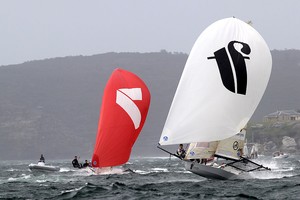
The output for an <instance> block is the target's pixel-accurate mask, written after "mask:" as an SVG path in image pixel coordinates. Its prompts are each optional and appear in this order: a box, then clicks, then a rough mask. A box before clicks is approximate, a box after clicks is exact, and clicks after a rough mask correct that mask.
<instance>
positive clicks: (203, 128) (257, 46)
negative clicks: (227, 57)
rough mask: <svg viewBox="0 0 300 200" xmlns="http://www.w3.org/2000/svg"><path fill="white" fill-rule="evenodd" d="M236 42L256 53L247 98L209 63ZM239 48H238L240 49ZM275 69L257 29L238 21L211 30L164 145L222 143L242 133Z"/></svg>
mask: <svg viewBox="0 0 300 200" xmlns="http://www.w3.org/2000/svg"><path fill="white" fill-rule="evenodd" d="M231 41H239V42H243V43H246V44H248V45H249V46H250V48H251V53H250V54H249V55H245V56H249V58H250V59H246V60H245V62H246V67H247V68H246V69H247V92H246V94H245V95H241V94H237V93H233V92H231V91H229V90H228V89H226V88H225V87H224V85H223V84H222V80H221V76H220V72H219V69H218V65H217V63H216V61H215V60H214V59H208V57H212V56H214V52H215V51H217V50H219V49H221V48H224V47H227V46H228V44H229V42H231ZM235 48H236V49H238V48H239V45H238V44H237V45H235ZM227 51H228V50H227ZM231 63H232V61H231ZM271 68H272V58H271V53H270V50H269V48H268V46H267V44H266V42H265V41H264V39H263V38H262V37H261V35H260V34H259V33H258V32H257V31H256V30H255V29H254V28H253V27H251V26H250V25H248V24H247V23H245V22H243V21H241V20H239V19H236V18H226V19H223V20H219V21H217V22H215V23H213V24H212V25H210V26H209V27H208V28H207V29H205V30H204V31H203V33H202V34H201V35H200V36H199V38H198V39H197V41H196V42H195V44H194V47H193V48H192V50H191V53H190V55H189V58H188V60H187V63H186V65H185V68H184V71H183V73H182V76H181V79H180V82H179V84H178V87H177V90H176V93H175V96H174V99H173V102H172V105H171V108H170V110H169V114H168V117H167V119H166V122H165V126H164V128H163V131H162V134H161V137H160V141H159V143H160V144H161V145H170V144H179V143H191V142H209V141H218V140H223V139H225V138H228V137H231V136H233V135H235V134H237V133H239V131H240V130H241V129H242V128H243V127H245V125H246V124H247V122H248V121H249V119H250V118H251V116H252V115H253V113H254V111H255V109H256V107H257V105H258V103H259V101H260V100H261V98H262V96H263V94H264V91H265V89H266V87H267V84H268V81H269V78H270V74H271Z"/></svg>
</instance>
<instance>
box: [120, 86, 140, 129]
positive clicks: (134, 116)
mask: <svg viewBox="0 0 300 200" xmlns="http://www.w3.org/2000/svg"><path fill="white" fill-rule="evenodd" d="M134 100H142V89H141V88H123V89H118V90H117V98H116V103H117V104H118V105H119V106H121V107H122V108H123V109H124V110H125V111H126V113H127V114H128V115H129V117H130V118H131V120H132V122H133V124H134V128H135V129H138V128H139V127H140V123H141V119H142V115H141V112H140V110H139V108H138V107H137V105H136V104H135V103H134V102H133V101H134Z"/></svg>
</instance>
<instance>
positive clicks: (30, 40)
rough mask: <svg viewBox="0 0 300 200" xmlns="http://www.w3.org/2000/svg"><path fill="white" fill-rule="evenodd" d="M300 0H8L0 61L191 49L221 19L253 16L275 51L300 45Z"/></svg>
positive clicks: (2, 11)
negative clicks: (207, 29) (198, 38)
mask: <svg viewBox="0 0 300 200" xmlns="http://www.w3.org/2000/svg"><path fill="white" fill-rule="evenodd" d="M299 8H300V1H299V0H285V1H282V0H251V1H249V0H247V1H244V0H226V1H225V0H43V1H41V0H26V1H18V0H1V1H0V30H1V32H0V65H7V64H16V63H22V62H25V61H29V60H37V59H44V58H52V57H64V56H74V55H93V54H99V53H106V52H112V51H114V52H157V51H160V50H161V49H166V50H167V51H171V52H174V51H177V52H185V53H189V52H190V50H191V48H192V46H193V44H194V42H195V40H196V39H197V37H198V36H199V34H200V33H201V32H202V31H203V30H204V29H205V28H206V27H207V26H209V25H210V24H211V23H213V22H214V21H216V20H219V19H222V18H226V17H231V16H235V17H236V18H239V19H241V20H244V21H248V20H251V21H252V22H253V26H254V28H255V29H256V30H258V31H259V32H260V34H261V35H262V36H263V37H264V39H265V40H266V42H267V43H268V45H269V47H270V49H271V50H273V49H300V39H299V38H300V11H299Z"/></svg>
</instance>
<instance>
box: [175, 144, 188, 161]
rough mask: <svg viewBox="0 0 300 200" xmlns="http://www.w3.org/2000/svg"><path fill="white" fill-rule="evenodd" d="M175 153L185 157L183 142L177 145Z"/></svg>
mask: <svg viewBox="0 0 300 200" xmlns="http://www.w3.org/2000/svg"><path fill="white" fill-rule="evenodd" d="M176 154H177V155H179V157H180V158H184V157H185V154H186V152H185V150H184V148H183V144H180V145H179V148H178V150H177V151H176Z"/></svg>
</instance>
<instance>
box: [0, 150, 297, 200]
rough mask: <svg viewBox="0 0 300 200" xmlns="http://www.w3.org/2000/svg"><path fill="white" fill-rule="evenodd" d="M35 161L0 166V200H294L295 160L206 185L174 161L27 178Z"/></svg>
mask: <svg viewBox="0 0 300 200" xmlns="http://www.w3.org/2000/svg"><path fill="white" fill-rule="evenodd" d="M34 162H35V161H1V162H0V167H1V171H0V198H1V199H124V200H125V199H300V156H299V155H290V157H289V158H286V159H272V158H271V157H264V156H263V157H260V158H259V162H261V163H262V164H264V165H266V166H268V167H270V168H272V169H273V170H272V171H271V172H256V173H251V177H252V178H250V179H246V180H245V179H243V180H227V181H219V180H209V179H205V178H202V177H200V176H197V175H194V174H192V173H189V172H187V171H185V169H184V166H183V163H182V162H181V161H180V160H178V159H176V158H172V159H169V158H132V159H131V160H130V161H129V163H128V165H127V167H129V168H130V169H132V170H134V172H135V173H127V174H111V175H92V173H91V172H90V171H88V170H86V171H85V170H80V171H79V170H74V169H73V168H72V167H71V163H70V161H68V160H57V161H48V164H52V165H57V166H60V167H61V170H60V171H59V172H51V173H33V172H31V171H30V170H29V169H28V165H29V164H30V163H34Z"/></svg>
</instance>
